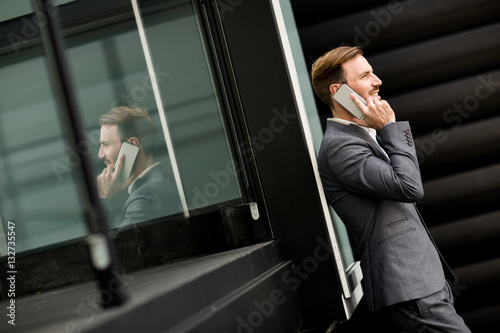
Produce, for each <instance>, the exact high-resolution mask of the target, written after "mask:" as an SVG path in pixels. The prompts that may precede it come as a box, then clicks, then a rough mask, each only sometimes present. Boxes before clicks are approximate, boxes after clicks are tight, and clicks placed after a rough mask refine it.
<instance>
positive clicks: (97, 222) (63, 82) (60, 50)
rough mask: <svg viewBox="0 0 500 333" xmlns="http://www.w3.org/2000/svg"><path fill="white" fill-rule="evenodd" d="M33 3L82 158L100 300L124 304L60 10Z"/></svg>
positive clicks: (70, 135)
mask: <svg viewBox="0 0 500 333" xmlns="http://www.w3.org/2000/svg"><path fill="white" fill-rule="evenodd" d="M33 5H34V8H35V14H36V15H37V16H38V22H43V23H44V24H40V28H41V29H40V30H41V33H42V39H43V45H44V49H45V54H46V58H47V62H48V65H49V70H50V74H51V75H50V76H51V78H52V86H53V90H54V94H55V96H56V101H57V103H58V114H59V119H60V122H61V126H62V128H63V130H64V131H65V133H64V134H65V138H66V141H67V144H68V145H69V147H70V148H72V149H73V151H76V152H78V155H79V158H80V161H81V163H80V164H79V165H77V166H75V168H74V175H75V177H76V182H77V186H78V193H79V195H80V200H81V201H82V206H83V209H84V213H85V220H86V223H87V227H88V230H89V233H90V235H89V236H88V237H87V242H88V245H89V249H90V256H91V259H92V265H93V268H94V270H95V272H96V276H97V280H98V283H99V288H100V292H99V294H100V295H101V296H102V297H101V300H100V302H101V305H102V306H103V307H109V306H115V305H120V304H122V303H124V302H125V301H126V299H127V296H126V291H125V288H124V285H123V283H122V279H121V276H120V273H119V270H118V264H117V260H116V254H115V250H114V243H113V242H112V240H111V239H110V237H109V228H108V225H107V220H106V213H105V211H104V208H103V206H102V205H101V202H100V199H99V194H98V191H97V184H96V177H95V175H94V173H93V170H92V162H91V160H90V158H89V156H88V154H85V153H83V152H81V151H80V149H79V145H78V143H79V142H84V141H85V136H84V127H83V125H82V121H81V119H80V112H79V109H78V104H77V102H76V96H75V90H74V88H73V84H72V80H71V77H70V72H69V68H68V64H67V59H66V54H65V46H64V40H63V35H62V26H61V23H60V18H59V12H60V11H59V8H58V7H55V6H54V5H53V3H52V0H33Z"/></svg>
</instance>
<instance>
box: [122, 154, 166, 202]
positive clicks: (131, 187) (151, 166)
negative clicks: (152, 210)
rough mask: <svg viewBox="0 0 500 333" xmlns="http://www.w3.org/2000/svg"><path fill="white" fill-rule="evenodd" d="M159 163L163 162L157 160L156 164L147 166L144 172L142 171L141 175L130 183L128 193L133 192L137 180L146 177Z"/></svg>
mask: <svg viewBox="0 0 500 333" xmlns="http://www.w3.org/2000/svg"><path fill="white" fill-rule="evenodd" d="M158 164H161V162H156V163H154V164H151V165H150V166H149V167H147V168H146V169H145V170H144V171H143V172H141V174H140V175H139V177H137V178H136V179H134V181H133V182H132V183H131V184H130V185H129V187H128V194H132V190H133V188H134V185H135V182H136V181H137V180H139V179H142V178H144V176H146V174H147V173H148V172H149V171H150V170H151V169H153V168H154V167H155V166H157V165H158Z"/></svg>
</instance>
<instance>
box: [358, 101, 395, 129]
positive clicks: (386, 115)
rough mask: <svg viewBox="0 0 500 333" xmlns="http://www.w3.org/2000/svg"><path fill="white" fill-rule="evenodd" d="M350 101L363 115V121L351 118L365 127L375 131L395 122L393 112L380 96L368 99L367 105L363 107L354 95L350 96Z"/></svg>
mask: <svg viewBox="0 0 500 333" xmlns="http://www.w3.org/2000/svg"><path fill="white" fill-rule="evenodd" d="M351 99H352V100H353V101H354V103H356V105H357V106H358V107H359V108H360V109H361V111H363V113H364V114H365V119H363V120H361V119H358V118H356V117H353V121H354V122H355V123H356V124H358V125H360V126H365V127H370V128H374V129H376V130H377V131H378V130H380V129H381V128H382V127H384V126H385V125H386V124H387V123H388V122H390V121H396V116H395V115H394V111H393V110H392V108H391V106H390V105H389V103H387V101H385V100H382V99H381V97H380V96H376V97H372V96H370V97H368V100H367V101H366V102H367V103H368V105H364V104H363V103H362V102H361V101H360V100H359V98H358V97H356V95H354V94H351Z"/></svg>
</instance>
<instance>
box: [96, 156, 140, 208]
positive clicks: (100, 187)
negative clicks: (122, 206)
mask: <svg viewBox="0 0 500 333" xmlns="http://www.w3.org/2000/svg"><path fill="white" fill-rule="evenodd" d="M124 159H125V155H121V156H120V160H119V161H118V165H117V166H116V170H114V171H113V165H109V166H108V167H106V168H105V169H104V170H102V173H101V174H100V175H99V176H97V191H98V193H99V196H101V197H106V198H109V199H111V198H113V197H114V196H116V195H117V194H118V193H120V192H121V191H123V190H124V189H125V188H127V187H128V186H129V185H130V183H132V177H130V178H129V179H127V181H125V182H124V183H122V182H121V181H120V179H119V175H120V171H121V169H122V167H123V160H124Z"/></svg>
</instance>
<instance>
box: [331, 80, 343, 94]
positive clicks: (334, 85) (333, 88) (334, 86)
mask: <svg viewBox="0 0 500 333" xmlns="http://www.w3.org/2000/svg"><path fill="white" fill-rule="evenodd" d="M341 85H342V84H340V83H332V84H331V85H330V93H331V94H332V96H333V94H335V93H336V92H337V90H338V89H339V88H340V86H341Z"/></svg>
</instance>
